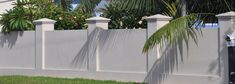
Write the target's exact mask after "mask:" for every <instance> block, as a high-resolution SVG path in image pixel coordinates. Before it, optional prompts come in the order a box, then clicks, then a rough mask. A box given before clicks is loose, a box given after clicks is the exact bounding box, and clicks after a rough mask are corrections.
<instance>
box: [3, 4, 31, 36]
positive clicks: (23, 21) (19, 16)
mask: <svg viewBox="0 0 235 84" xmlns="http://www.w3.org/2000/svg"><path fill="white" fill-rule="evenodd" d="M18 1H19V0H18ZM18 1H17V2H18ZM1 16H2V18H1V19H0V24H2V25H3V28H2V32H5V33H9V32H11V31H14V30H17V31H23V30H33V29H34V25H33V23H32V22H31V20H30V15H29V11H28V10H27V9H26V8H24V7H23V6H21V5H19V6H16V7H14V8H13V9H11V10H9V11H6V13H4V14H1Z"/></svg>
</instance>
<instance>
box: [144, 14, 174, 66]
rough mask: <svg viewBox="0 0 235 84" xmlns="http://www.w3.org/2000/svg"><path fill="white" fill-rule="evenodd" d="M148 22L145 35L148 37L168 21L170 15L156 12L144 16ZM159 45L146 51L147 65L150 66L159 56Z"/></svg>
mask: <svg viewBox="0 0 235 84" xmlns="http://www.w3.org/2000/svg"><path fill="white" fill-rule="evenodd" d="M145 19H146V20H147V22H148V28H147V37H148V38H150V37H151V35H152V34H153V33H154V32H156V31H157V30H158V29H160V28H161V27H163V26H164V25H166V24H167V23H169V21H170V20H171V19H172V17H168V16H164V15H161V14H156V15H153V16H149V17H147V18H145ZM159 50H160V49H159V46H157V47H155V48H154V49H153V50H152V51H150V52H148V67H149V68H151V67H152V66H153V64H154V62H155V61H156V60H157V59H158V58H160V51H159Z"/></svg>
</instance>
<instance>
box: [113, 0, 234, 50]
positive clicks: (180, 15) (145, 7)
mask: <svg viewBox="0 0 235 84" xmlns="http://www.w3.org/2000/svg"><path fill="white" fill-rule="evenodd" d="M113 2H114V4H118V5H119V8H120V9H123V10H136V12H137V13H136V14H143V13H147V14H149V15H153V14H156V13H158V14H163V15H167V16H170V17H173V20H172V21H171V22H170V23H168V24H167V25H165V26H163V27H162V28H160V29H159V30H158V31H156V32H155V33H154V34H153V35H152V36H151V37H150V38H149V39H148V40H147V41H146V43H145V46H144V49H143V52H147V51H149V50H150V49H152V48H153V47H154V46H155V45H156V44H161V43H162V42H165V41H168V42H169V43H170V44H174V43H177V42H179V41H180V42H182V41H185V42H186V43H187V41H188V39H189V38H193V39H194V40H195V41H196V37H197V34H196V31H195V29H194V28H193V27H195V25H196V23H197V24H200V23H202V22H203V21H204V22H215V21H216V18H215V16H214V15H216V14H218V13H222V12H226V11H231V9H232V8H233V6H231V4H229V3H231V2H232V0H113ZM214 4H216V6H214ZM145 15H146V14H145ZM205 17H207V18H205ZM208 18H209V19H208Z"/></svg>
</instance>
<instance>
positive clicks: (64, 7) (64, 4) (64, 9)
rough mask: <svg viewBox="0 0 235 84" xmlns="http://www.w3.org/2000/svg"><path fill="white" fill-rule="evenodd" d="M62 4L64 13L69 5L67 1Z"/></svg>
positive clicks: (63, 0)
mask: <svg viewBox="0 0 235 84" xmlns="http://www.w3.org/2000/svg"><path fill="white" fill-rule="evenodd" d="M60 3H61V5H62V8H63V11H66V9H67V3H66V1H65V0H60Z"/></svg>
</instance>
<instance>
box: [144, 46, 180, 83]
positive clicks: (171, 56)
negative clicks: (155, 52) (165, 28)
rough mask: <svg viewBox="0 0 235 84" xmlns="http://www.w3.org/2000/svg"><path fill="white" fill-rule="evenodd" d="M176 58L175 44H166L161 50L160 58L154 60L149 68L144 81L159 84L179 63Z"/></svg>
mask: <svg viewBox="0 0 235 84" xmlns="http://www.w3.org/2000/svg"><path fill="white" fill-rule="evenodd" d="M178 58H179V55H178V49H177V46H176V45H172V46H167V47H166V48H165V49H164V51H163V52H162V54H161V58H159V59H158V60H156V61H155V63H154V64H153V66H152V68H151V69H150V70H149V72H148V74H147V76H146V77H145V80H144V82H145V83H148V84H161V83H162V82H163V81H164V80H165V79H166V78H167V76H168V75H169V74H170V73H172V72H173V70H174V68H177V65H178V63H179V61H178ZM181 62H183V60H181Z"/></svg>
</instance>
